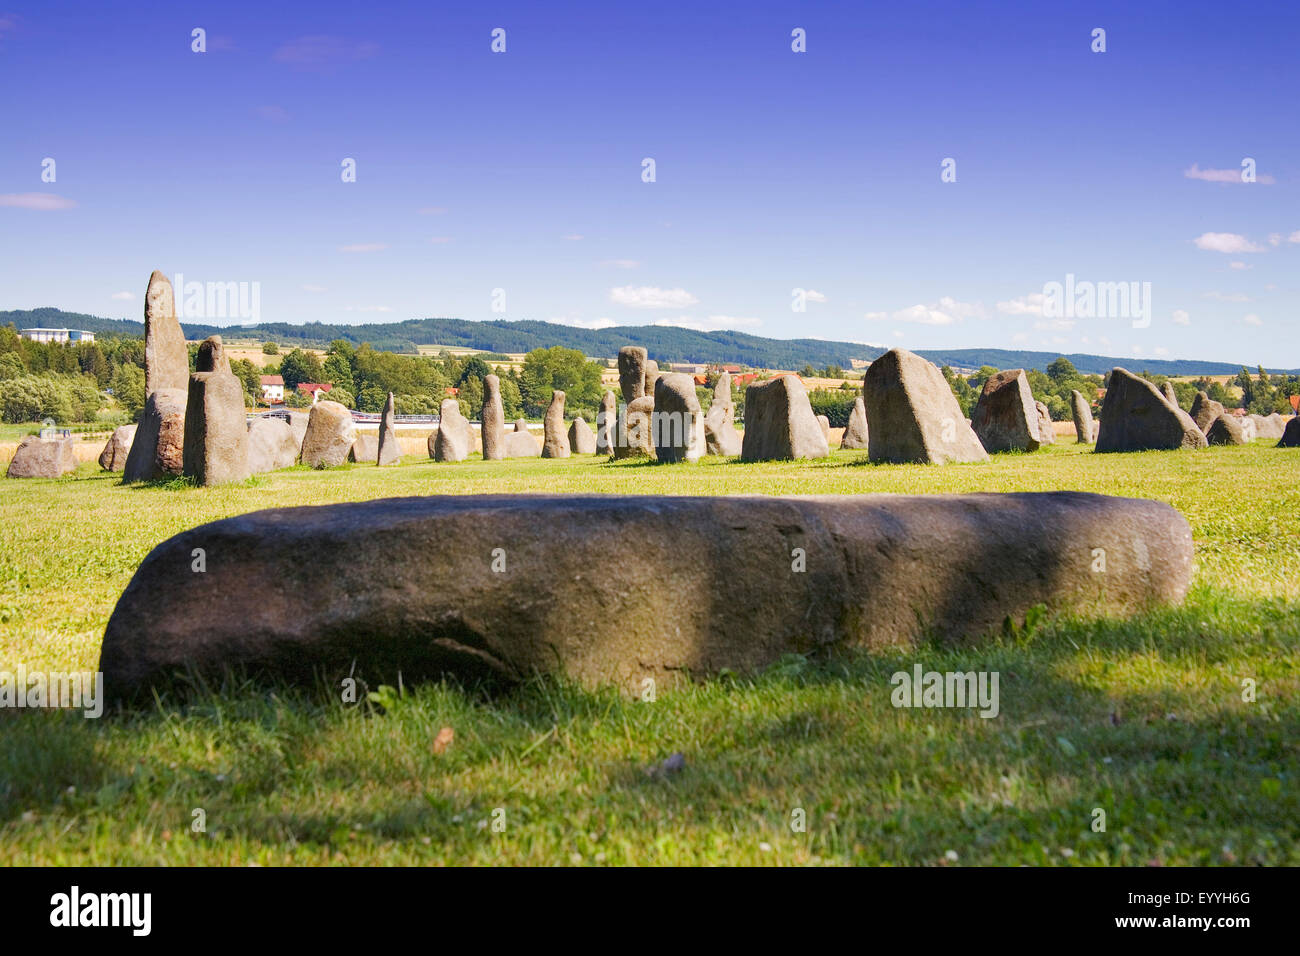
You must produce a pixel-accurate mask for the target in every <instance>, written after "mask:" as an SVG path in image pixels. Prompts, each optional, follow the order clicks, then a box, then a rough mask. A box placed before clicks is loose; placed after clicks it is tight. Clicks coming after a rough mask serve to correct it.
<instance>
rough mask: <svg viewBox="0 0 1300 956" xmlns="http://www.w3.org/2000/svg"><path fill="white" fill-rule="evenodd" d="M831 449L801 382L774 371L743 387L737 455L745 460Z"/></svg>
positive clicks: (816, 453) (821, 453) (820, 455)
mask: <svg viewBox="0 0 1300 956" xmlns="http://www.w3.org/2000/svg"><path fill="white" fill-rule="evenodd" d="M830 453H831V449H830V445H829V444H828V443H827V441H826V436H825V435H824V434H822V429H821V425H819V424H818V423H817V416H816V415H814V414H813V410H812V405H810V404H809V403H808V393H807V392H806V391H805V390H804V387H803V382H801V381H799V379H798V378H797V377H795V376H794V375H778V376H777V377H776V378H773V379H769V380H768V381H766V382H756V383H754V384H753V385H750V386H749V387H747V388H746V389H745V433H744V435H743V436H742V438H741V446H740V457H741V458H743V459H744V460H745V461H770V460H781V459H791V458H825V457H826V456H827V455H829V454H830Z"/></svg>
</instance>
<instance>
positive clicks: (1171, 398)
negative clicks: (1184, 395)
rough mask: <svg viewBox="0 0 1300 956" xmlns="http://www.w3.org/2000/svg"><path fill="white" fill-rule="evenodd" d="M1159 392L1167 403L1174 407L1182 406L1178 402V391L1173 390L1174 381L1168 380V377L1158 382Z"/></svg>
mask: <svg viewBox="0 0 1300 956" xmlns="http://www.w3.org/2000/svg"><path fill="white" fill-rule="evenodd" d="M1160 394H1161V395H1163V396H1164V397H1165V398H1166V399H1167V400H1168V402H1169V404H1170V405H1172V406H1174V408H1182V406H1181V405H1180V404H1178V393H1177V392H1176V391H1174V383H1173V382H1171V381H1169V379H1165V380H1164V381H1163V382H1161V383H1160Z"/></svg>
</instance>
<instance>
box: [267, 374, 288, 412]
mask: <svg viewBox="0 0 1300 956" xmlns="http://www.w3.org/2000/svg"><path fill="white" fill-rule="evenodd" d="M262 401H264V402H266V403H267V404H268V405H269V404H271V403H272V402H275V403H279V402H283V401H284V378H283V376H280V375H263V376H262Z"/></svg>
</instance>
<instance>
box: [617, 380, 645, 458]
mask: <svg viewBox="0 0 1300 956" xmlns="http://www.w3.org/2000/svg"><path fill="white" fill-rule="evenodd" d="M654 411H655V400H654V396H652V395H642V396H641V397H640V398H634V399H633V400H632V401H631V402H629V403H628V404H627V406H626V407H625V408H624V409H623V414H622V415H620V416H619V422H618V434H617V435H616V436H615V442H614V457H615V458H653V457H654V453H655V445H654Z"/></svg>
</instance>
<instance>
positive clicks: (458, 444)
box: [429, 398, 474, 461]
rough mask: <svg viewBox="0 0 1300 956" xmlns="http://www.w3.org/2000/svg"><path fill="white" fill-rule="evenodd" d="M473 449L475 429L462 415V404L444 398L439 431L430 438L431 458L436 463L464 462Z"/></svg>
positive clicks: (440, 411) (452, 399)
mask: <svg viewBox="0 0 1300 956" xmlns="http://www.w3.org/2000/svg"><path fill="white" fill-rule="evenodd" d="M473 447H474V435H473V429H472V428H470V424H469V420H468V419H467V418H466V417H465V416H464V415H462V414H461V413H460V403H459V402H457V401H456V399H454V398H444V399H443V400H442V405H441V406H439V409H438V430H437V431H436V432H434V433H433V434H432V435H430V436H429V457H430V458H432V459H433V460H434V461H464V460H465V459H466V458H468V457H469V453H470V451H471V450H472V449H473Z"/></svg>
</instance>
